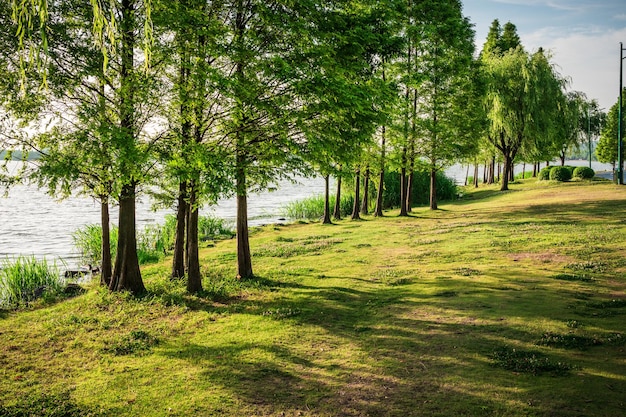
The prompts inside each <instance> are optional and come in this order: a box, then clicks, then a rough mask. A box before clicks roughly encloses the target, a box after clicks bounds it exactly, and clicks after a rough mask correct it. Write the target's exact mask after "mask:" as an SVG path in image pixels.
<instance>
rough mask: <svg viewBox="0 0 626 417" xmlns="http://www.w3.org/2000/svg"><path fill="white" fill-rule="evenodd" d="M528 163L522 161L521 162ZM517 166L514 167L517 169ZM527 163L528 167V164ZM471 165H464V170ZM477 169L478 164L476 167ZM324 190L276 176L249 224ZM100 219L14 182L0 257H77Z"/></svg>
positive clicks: (153, 214) (228, 212) (85, 201)
mask: <svg viewBox="0 0 626 417" xmlns="http://www.w3.org/2000/svg"><path fill="white" fill-rule="evenodd" d="M568 163H569V164H570V165H586V161H569V162H568ZM527 168H528V167H527ZM593 168H594V169H595V170H596V171H598V170H610V169H611V167H610V165H607V164H598V163H595V162H594V163H593ZM521 169H522V168H521V166H519V167H518V168H516V172H521ZM531 169H532V168H531ZM447 174H448V175H449V176H450V177H452V178H455V179H456V180H457V182H458V183H461V184H462V183H463V182H464V180H465V174H466V168H465V167H462V166H460V165H455V166H453V167H451V168H450V169H448V171H447ZM472 174H473V168H470V175H472ZM480 175H482V168H481V170H480ZM323 192H324V180H323V179H321V178H319V179H302V180H299V181H298V182H297V183H296V184H293V183H291V182H287V181H284V182H281V183H280V184H279V186H278V189H277V190H276V191H273V192H264V193H261V194H255V195H251V196H250V197H249V201H248V213H249V216H250V224H251V225H259V224H268V223H275V222H278V221H279V219H280V218H281V209H282V208H283V207H284V206H285V205H286V204H287V203H289V202H291V201H295V200H300V199H303V198H306V197H310V196H314V195H319V194H322V193H323ZM166 214H174V210H173V209H172V210H159V211H152V210H151V207H150V202H149V201H148V199H147V198H146V197H143V198H142V197H140V199H139V201H138V204H137V227H138V228H142V227H145V226H146V225H148V224H151V223H158V222H162V221H163V219H164V217H165V215H166ZM201 214H212V215H215V216H217V217H220V218H223V219H226V220H229V221H232V222H233V223H234V220H235V215H236V204H235V200H234V199H228V200H222V201H220V202H219V203H218V205H217V206H215V207H211V208H207V209H203V210H201ZM99 222H100V206H99V204H98V203H97V202H96V201H94V200H93V199H90V198H85V197H82V198H81V197H73V198H70V199H67V200H63V201H56V200H54V199H52V198H51V197H49V196H48V195H46V194H45V193H44V192H43V191H41V190H38V189H37V188H35V187H30V186H17V187H15V188H13V189H11V191H10V192H9V196H8V198H4V197H0V225H2V229H1V230H0V259H4V258H5V257H7V256H8V257H9V258H13V257H15V256H17V255H20V254H21V255H34V256H36V257H38V258H43V257H46V259H48V260H49V261H55V260H59V259H60V260H62V261H63V262H65V263H67V265H68V266H71V267H74V266H76V265H77V264H78V263H79V259H78V254H77V253H76V251H75V249H74V247H73V243H72V237H71V235H72V233H73V232H74V231H75V230H77V229H79V228H81V227H82V226H84V225H87V224H93V223H99ZM111 222H112V224H117V208H116V207H112V209H111Z"/></svg>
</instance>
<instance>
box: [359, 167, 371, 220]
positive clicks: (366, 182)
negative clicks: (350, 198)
mask: <svg viewBox="0 0 626 417" xmlns="http://www.w3.org/2000/svg"><path fill="white" fill-rule="evenodd" d="M369 187H370V167H369V165H368V166H367V167H366V168H365V175H364V176H363V201H362V202H361V214H368V213H369V205H370V203H369Z"/></svg>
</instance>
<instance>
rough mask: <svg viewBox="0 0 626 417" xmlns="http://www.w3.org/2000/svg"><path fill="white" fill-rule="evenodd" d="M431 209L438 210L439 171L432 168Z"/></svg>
mask: <svg viewBox="0 0 626 417" xmlns="http://www.w3.org/2000/svg"><path fill="white" fill-rule="evenodd" d="M430 209H431V210H437V171H436V170H435V169H432V168H431V170H430Z"/></svg>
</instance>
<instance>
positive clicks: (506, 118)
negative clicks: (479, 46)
mask: <svg viewBox="0 0 626 417" xmlns="http://www.w3.org/2000/svg"><path fill="white" fill-rule="evenodd" d="M483 62H484V64H485V69H486V74H487V94H486V99H485V105H486V110H487V116H488V120H489V128H488V137H489V141H490V142H491V143H492V144H493V146H495V147H496V149H498V151H499V152H500V153H501V154H502V158H503V164H504V172H503V175H502V185H501V187H500V189H501V190H503V191H504V190H508V184H509V178H510V173H511V169H512V166H513V161H514V159H515V157H516V155H517V154H518V152H519V151H520V149H521V148H522V146H523V145H524V144H525V142H527V141H530V140H534V139H535V138H542V137H547V136H549V135H550V132H551V129H553V128H554V123H555V117H557V115H558V114H559V104H560V103H561V97H562V96H563V89H564V84H565V81H564V80H563V79H562V78H561V77H560V75H559V74H558V73H557V72H556V70H555V69H554V66H553V65H552V64H551V63H550V61H549V59H548V57H547V56H546V54H545V53H544V52H543V51H542V50H540V51H537V52H536V53H535V54H533V55H532V56H531V55H529V54H528V53H526V52H525V51H524V50H523V49H521V48H517V49H515V50H510V51H508V52H506V53H504V54H503V55H501V56H500V55H495V54H487V55H484V56H483Z"/></svg>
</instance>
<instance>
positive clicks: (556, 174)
mask: <svg viewBox="0 0 626 417" xmlns="http://www.w3.org/2000/svg"><path fill="white" fill-rule="evenodd" d="M550 179H551V180H552V181H569V180H571V179H572V172H571V171H570V169H569V168H568V167H558V166H557V167H552V169H551V170H550Z"/></svg>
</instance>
